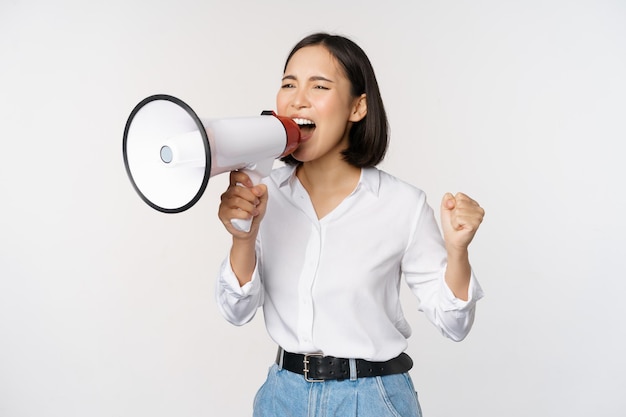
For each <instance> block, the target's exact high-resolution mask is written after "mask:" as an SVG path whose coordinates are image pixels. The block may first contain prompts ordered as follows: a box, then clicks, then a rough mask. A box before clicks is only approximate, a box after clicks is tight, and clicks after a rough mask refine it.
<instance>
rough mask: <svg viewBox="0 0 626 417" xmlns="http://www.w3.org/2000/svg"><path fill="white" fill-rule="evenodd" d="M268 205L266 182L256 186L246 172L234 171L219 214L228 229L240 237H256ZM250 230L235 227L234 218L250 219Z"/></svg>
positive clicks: (222, 198) (223, 195)
mask: <svg viewBox="0 0 626 417" xmlns="http://www.w3.org/2000/svg"><path fill="white" fill-rule="evenodd" d="M266 207H267V187H266V186H265V185H264V184H259V185H256V186H254V185H253V184H252V181H251V180H250V178H249V177H248V175H246V174H245V173H244V172H241V171H232V172H231V173H230V184H229V186H228V189H227V190H226V191H225V192H224V194H222V197H221V203H220V207H219V210H218V216H219V218H220V220H221V221H222V223H223V224H224V226H225V227H226V230H228V232H229V233H230V234H232V235H233V237H234V238H239V239H250V238H252V239H256V234H257V232H258V230H259V223H260V222H261V220H262V219H263V216H264V215H265V209H266ZM250 218H252V226H251V227H250V232H243V231H241V230H238V229H237V228H235V227H234V226H233V225H232V223H231V221H232V220H233V219H250Z"/></svg>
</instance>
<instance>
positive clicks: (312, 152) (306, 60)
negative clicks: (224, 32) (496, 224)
mask: <svg viewBox="0 0 626 417" xmlns="http://www.w3.org/2000/svg"><path fill="white" fill-rule="evenodd" d="M276 102H277V113H278V114H279V115H281V116H287V117H291V118H293V120H295V121H296V122H297V123H298V124H299V125H300V129H301V134H302V136H301V138H302V142H301V144H300V146H299V147H298V149H297V150H296V151H295V152H294V153H293V154H292V155H291V156H289V157H286V158H285V159H284V160H285V162H286V165H285V166H284V167H280V168H277V169H275V170H274V171H273V172H272V174H271V175H270V176H269V177H268V178H266V179H265V180H264V181H263V183H262V184H260V185H257V186H253V185H252V183H251V182H250V180H249V178H248V177H247V176H246V175H245V174H244V173H242V172H232V173H231V176H230V185H229V187H228V189H227V190H226V192H225V193H224V194H223V195H222V202H221V205H220V208H219V217H220V219H221V221H222V222H223V223H224V225H225V227H226V229H227V230H228V232H229V233H231V234H232V247H231V250H230V254H229V256H228V257H227V259H226V260H225V261H224V263H223V265H222V268H221V271H220V276H219V279H218V283H217V293H216V294H217V300H218V305H219V308H220V311H221V312H222V314H223V315H224V317H225V318H226V319H227V320H228V321H230V322H232V323H233V324H236V325H242V324H244V323H247V322H248V321H250V320H251V319H252V318H253V317H254V315H255V312H256V310H257V308H258V307H261V306H263V312H264V317H265V323H266V327H267V331H268V333H269V335H270V337H271V338H272V339H273V340H274V341H275V342H276V343H277V345H278V346H279V349H278V355H277V358H276V363H275V364H274V365H273V366H272V367H271V368H270V371H269V375H268V378H267V381H266V382H265V384H264V385H263V386H262V387H261V389H260V390H259V392H258V393H257V395H256V398H255V400H254V416H257V417H261V416H263V417H265V416H267V417H270V416H272V417H276V416H302V417H304V416H311V415H324V416H341V417H346V416H357V415H358V416H361V417H364V416H365V417H367V416H372V417H374V416H375V417H384V416H403V417H409V416H420V415H421V411H420V407H419V403H418V400H417V395H416V393H415V389H414V387H413V383H412V381H411V378H410V377H409V374H408V371H409V369H410V368H411V366H412V361H411V359H410V358H409V357H408V356H407V355H406V354H405V353H404V350H405V349H406V347H407V338H408V337H409V336H410V334H411V329H410V326H409V324H408V323H407V321H406V320H405V318H404V315H403V312H402V308H401V306H400V303H399V291H400V284H401V277H402V276H404V278H405V280H406V282H407V284H408V285H409V287H410V288H411V290H412V291H413V293H414V294H415V295H416V296H417V298H418V299H419V301H420V307H419V308H420V310H421V311H423V312H424V313H425V314H426V316H427V317H428V319H429V320H430V321H431V322H432V323H433V324H434V325H435V326H436V327H437V328H438V329H439V330H440V331H441V333H442V334H443V335H445V336H447V337H449V338H451V339H453V340H455V341H459V340H462V339H463V338H464V337H465V336H466V335H467V333H468V332H469V331H470V328H471V326H472V323H473V320H474V311H475V303H476V301H477V300H478V299H479V298H481V297H482V291H481V289H480V286H479V285H478V283H477V281H476V279H475V278H474V275H473V272H472V270H471V267H470V263H469V257H468V245H469V244H470V242H471V240H472V239H473V237H474V234H475V233H476V230H477V229H478V226H479V225H480V223H481V222H482V219H483V214H484V211H483V209H482V208H481V207H480V206H479V205H478V204H477V203H476V202H475V201H474V200H472V199H471V198H469V197H468V196H466V195H464V194H461V193H458V194H456V195H452V194H449V193H447V194H446V195H445V196H444V197H443V200H442V202H441V207H440V210H441V223H442V224H441V228H442V231H443V239H442V236H441V232H440V230H439V228H438V226H437V224H436V221H435V217H434V213H433V210H432V208H431V207H430V206H429V205H428V204H427V202H426V196H425V194H424V193H423V192H422V191H421V190H419V189H418V188H415V187H414V186H412V185H409V184H407V183H405V182H403V181H400V180H399V179H397V178H395V177H393V176H391V175H389V174H387V173H385V172H383V171H381V170H379V169H377V168H375V166H376V165H377V164H378V163H379V162H380V161H381V160H382V159H383V157H384V155H385V152H386V149H387V143H388V137H387V131H388V129H387V117H386V114H385V110H384V106H383V103H382V100H381V97H380V92H379V89H378V84H377V81H376V77H375V75H374V71H373V69H372V66H371V64H370V61H369V59H368V58H367V56H366V54H365V53H364V52H363V50H362V49H361V48H360V47H359V46H357V45H356V44H355V43H354V42H352V41H351V40H349V39H347V38H345V37H342V36H337V35H330V34H325V33H318V34H313V35H311V36H308V37H306V38H304V39H303V40H301V41H300V42H299V43H298V44H297V45H296V46H295V47H294V48H293V50H292V51H291V53H290V54H289V56H288V58H287V62H286V65H285V68H284V74H283V77H282V84H281V87H280V89H279V91H278V95H277V100H276ZM240 185H243V186H240ZM250 217H252V219H253V221H252V227H251V230H250V232H249V233H245V232H241V231H238V230H237V229H235V228H234V227H233V226H232V225H231V224H230V220H231V219H233V218H250ZM316 410H322V411H323V412H320V414H317V411H316Z"/></svg>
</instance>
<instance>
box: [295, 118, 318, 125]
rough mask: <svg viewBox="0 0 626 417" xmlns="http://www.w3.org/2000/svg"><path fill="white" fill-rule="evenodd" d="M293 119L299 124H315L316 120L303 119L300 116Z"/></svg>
mask: <svg viewBox="0 0 626 417" xmlns="http://www.w3.org/2000/svg"><path fill="white" fill-rule="evenodd" d="M293 121H294V122H296V123H297V124H298V125H299V126H305V125H315V122H314V121H313V120H309V119H301V118H299V117H296V118H294V119H293Z"/></svg>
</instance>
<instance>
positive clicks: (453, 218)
mask: <svg viewBox="0 0 626 417" xmlns="http://www.w3.org/2000/svg"><path fill="white" fill-rule="evenodd" d="M484 216H485V210H483V208H482V207H480V205H478V203H477V202H476V201H474V200H472V199H471V198H469V197H468V196H467V195H465V194H463V193H457V194H456V195H452V194H451V193H446V194H445V195H444V196H443V200H442V201H441V228H442V231H443V239H444V241H445V242H446V248H447V249H448V252H450V251H451V250H458V251H466V250H467V247H468V246H469V244H470V243H471V241H472V239H473V238H474V235H475V234H476V231H477V230H478V226H480V224H481V223H482V221H483V217H484Z"/></svg>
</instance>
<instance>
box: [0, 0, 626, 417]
mask: <svg viewBox="0 0 626 417" xmlns="http://www.w3.org/2000/svg"><path fill="white" fill-rule="evenodd" d="M318 30H325V31H332V32H337V33H340V34H344V35H347V36H349V37H351V38H352V39H353V40H355V41H356V42H357V43H358V44H360V45H361V46H362V47H363V48H364V49H365V51H366V52H367V53H368V55H369V57H370V59H371V61H372V63H373V65H374V67H375V69H376V72H377V76H378V79H379V83H380V87H381V90H382V94H383V98H384V100H385V104H386V107H387V111H388V114H389V118H390V123H391V132H392V141H391V147H390V150H389V154H388V157H387V159H386V160H385V162H384V163H383V164H382V165H381V167H382V168H383V169H385V170H387V171H389V172H390V173H392V174H394V175H397V176H399V177H400V178H402V179H404V180H406V181H408V182H411V183H413V184H415V185H417V186H419V187H420V188H422V189H424V190H425V191H426V192H427V193H428V195H429V199H430V202H431V204H432V205H433V206H435V207H438V206H439V201H440V198H441V196H442V195H443V194H444V193H445V192H446V191H452V192H456V191H464V192H466V193H468V194H470V195H471V196H473V197H474V198H476V199H477V200H478V201H479V202H480V203H481V205H483V207H485V209H486V212H487V215H486V218H485V222H484V223H483V226H482V228H481V230H480V231H479V234H478V235H477V238H476V240H475V242H474V243H473V245H472V248H471V250H472V252H471V255H472V262H473V266H474V268H475V270H476V273H477V275H478V277H479V279H480V282H481V284H482V285H483V288H484V290H485V292H486V298H485V299H483V300H482V301H481V302H480V303H479V306H478V313H477V319H476V324H475V327H474V329H473V331H472V333H471V334H470V335H469V336H468V338H467V339H466V340H465V341H463V342H461V343H454V342H451V341H449V340H447V339H444V338H443V337H441V336H440V335H439V334H438V333H437V332H436V331H435V329H434V327H432V326H431V325H430V324H429V323H427V322H426V320H425V318H424V317H423V315H421V314H420V313H418V312H417V311H416V307H417V304H416V302H415V300H414V299H413V298H412V297H411V296H410V294H406V293H405V294H403V299H404V302H405V310H406V311H407V315H408V318H409V321H410V322H411V324H412V326H413V330H414V334H413V336H412V337H411V339H410V348H409V351H408V353H409V354H411V355H412V356H413V358H414V360H415V367H414V369H413V371H412V376H413V378H414V380H415V383H416V386H417V389H418V391H419V394H420V399H421V403H422V407H423V411H424V413H425V415H426V416H427V417H447V416H458V415H465V416H481V417H501V416H508V417H517V416H520V417H521V416H527V415H536V416H568V417H576V416H588V415H594V416H623V415H624V406H626V396H624V392H623V391H624V388H626V376H625V371H626V359H625V355H624V353H623V352H625V351H626V338H625V336H626V324H625V323H624V319H623V317H624V307H623V305H624V302H623V298H624V297H623V294H624V292H625V291H626V283H625V281H626V280H625V278H626V273H625V272H624V256H625V253H624V252H625V250H624V249H626V244H625V243H624V236H625V235H626V222H625V220H624V214H625V209H626V197H625V192H624V187H623V184H624V178H626V169H625V168H624V163H623V160H624V156H623V155H624V153H623V150H622V149H623V142H624V140H625V139H626V117H625V116H626V98H625V97H626V2H624V1H618V0H616V1H606V0H588V1H583V0H580V1H577V0H570V1H565V0H563V1H558V0H556V1H535V0H526V1H500V0H476V1H462V0H454V1H435V0H419V1H413V2H410V1H405V0H401V1H369V0H368V1H363V0H361V1H341V0H324V1H313V2H311V1H308V2H303V1H297V0H289V1H287V0H267V1H264V2H253V1H249V2H243V1H223V0H221V1H216V0H205V1H200V0H198V1H193V0H177V1H163V0H144V1H132V0H124V1H121V0H108V1H106V2H104V1H102V2H86V1H78V0H75V1H72V0H59V1H53V0H46V1H43V0H41V1H25V0H24V1H22V0H0V140H1V142H0V144H1V146H0V416H3V417H34V416H37V417H39V416H41V417H43V416H45V417H56V416H59V417H61V416H62V417H69V416H81V417H82V416H90V417H100V416H102V417H104V416H106V417H113V416H120V417H127V416H133V417H134V416H151V417H160V416H181V417H191V416H236V417H237V416H247V415H250V412H251V405H252V399H253V396H254V394H255V392H256V390H257V388H258V387H259V386H260V384H261V383H262V381H263V380H264V378H265V374H266V370H267V368H268V366H269V365H270V363H271V361H272V359H273V357H274V352H275V346H274V344H273V342H272V341H271V340H269V338H268V337H267V335H266V333H265V330H264V326H263V320H262V314H258V315H257V317H256V318H255V320H254V321H253V322H252V323H250V324H248V325H246V326H244V327H241V328H236V327H234V326H231V325H229V324H227V323H226V322H225V321H224V320H223V319H222V318H221V316H219V314H218V312H217V308H216V305H215V302H214V300H213V284H214V279H215V275H216V272H217V269H218V266H219V263H220V261H221V259H222V258H223V256H224V255H225V254H226V252H227V250H228V245H229V236H228V235H227V233H226V232H225V231H224V229H223V227H222V226H221V224H220V222H219V220H218V219H217V215H216V210H217V205H218V201H219V195H220V193H221V192H222V191H223V190H224V188H225V184H226V176H224V175H221V176H216V177H214V178H212V179H211V181H210V183H209V186H208V188H207V190H206V192H205V194H204V196H203V198H202V199H201V200H200V202H199V203H198V204H197V205H196V206H194V207H193V208H191V209H190V210H188V211H186V212H184V213H181V214H176V215H166V214H162V213H160V212H157V211H154V210H152V209H150V208H149V207H148V206H147V205H146V204H145V203H144V202H143V201H141V199H140V198H139V197H138V196H137V195H136V194H135V192H134V190H133V189H132V187H131V184H130V182H129V180H128V177H127V176H126V173H125V170H124V164H123V161H122V133H123V129H124V125H125V123H126V119H127V117H128V115H129V113H130V111H131V110H132V108H133V107H134V106H135V104H137V103H138V102H139V101H140V100H141V99H143V98H144V97H146V96H148V95H151V94H155V93H168V94H172V95H175V96H178V97H179V98H181V99H183V100H184V101H186V102H187V103H188V104H189V105H191V106H192V107H193V108H194V110H196V112H197V113H198V114H200V115H201V116H204V117H226V116H250V115H257V114H259V112H260V111H261V110H264V109H273V108H275V107H274V105H275V103H274V99H275V93H276V91H277V90H278V87H279V82H280V77H281V74H282V67H283V64H284V59H285V58H286V55H287V53H288V51H289V50H290V49H291V47H292V46H293V45H294V44H295V43H296V42H297V41H298V40H299V39H300V38H302V37H303V36H305V35H307V34H309V33H311V32H313V31H318ZM437 211H438V210H437ZM285 244H288V242H285Z"/></svg>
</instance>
